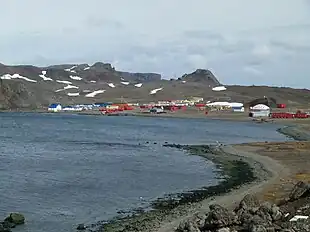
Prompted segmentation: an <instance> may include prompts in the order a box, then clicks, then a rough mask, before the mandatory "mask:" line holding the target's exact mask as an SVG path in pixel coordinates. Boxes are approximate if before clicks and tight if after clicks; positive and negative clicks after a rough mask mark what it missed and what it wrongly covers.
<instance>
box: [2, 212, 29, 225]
mask: <svg viewBox="0 0 310 232" xmlns="http://www.w3.org/2000/svg"><path fill="white" fill-rule="evenodd" d="M4 221H6V222H10V223H13V224H15V225H22V224H25V217H24V215H22V214H21V213H10V215H9V216H8V217H7V218H6V219H4Z"/></svg>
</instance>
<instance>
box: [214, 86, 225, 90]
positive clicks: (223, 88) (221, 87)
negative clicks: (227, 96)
mask: <svg viewBox="0 0 310 232" xmlns="http://www.w3.org/2000/svg"><path fill="white" fill-rule="evenodd" d="M212 90H213V91H224V90H226V87H225V86H216V87H214V88H212Z"/></svg>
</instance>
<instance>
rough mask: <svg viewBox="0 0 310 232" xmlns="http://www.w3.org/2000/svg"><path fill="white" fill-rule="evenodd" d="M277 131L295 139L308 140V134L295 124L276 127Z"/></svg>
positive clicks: (309, 137) (309, 138)
mask: <svg viewBox="0 0 310 232" xmlns="http://www.w3.org/2000/svg"><path fill="white" fill-rule="evenodd" d="M277 132H279V133H281V134H283V135H285V136H286V137H288V138H291V139H293V140H295V141H309V140H310V135H309V134H308V133H306V132H305V131H303V130H302V128H299V127H297V126H286V127H281V128H279V129H277Z"/></svg>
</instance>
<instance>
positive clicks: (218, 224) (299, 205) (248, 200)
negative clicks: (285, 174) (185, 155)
mask: <svg viewBox="0 0 310 232" xmlns="http://www.w3.org/2000/svg"><path fill="white" fill-rule="evenodd" d="M308 191H309V187H308V185H307V184H306V183H304V182H298V183H297V184H296V185H295V186H294V188H293V190H292V192H291V194H290V197H289V201H287V202H286V203H284V205H282V206H281V207H279V206H277V205H275V204H270V203H268V202H259V200H258V199H257V198H256V197H255V196H254V195H246V196H245V197H244V198H243V199H242V201H241V202H240V204H239V206H238V207H237V208H236V209H235V210H234V211H233V212H230V211H229V210H228V209H226V208H223V207H221V206H219V205H212V206H210V211H209V212H208V213H205V214H204V215H203V216H200V218H206V219H205V220H204V221H203V220H201V219H200V220H197V216H194V217H192V218H191V219H189V220H186V221H184V222H182V223H181V224H180V225H179V227H178V228H177V230H176V231H178V232H185V231H193V232H219V231H223V232H224V231H225V232H226V231H227V232H231V231H235V232H276V231H279V232H306V231H307V232H309V231H310V219H301V220H297V221H294V220H291V219H292V218H293V217H294V216H295V215H296V213H297V212H298V215H306V216H308V215H309V212H310V210H309V208H310V198H309V196H308V194H307V193H308Z"/></svg>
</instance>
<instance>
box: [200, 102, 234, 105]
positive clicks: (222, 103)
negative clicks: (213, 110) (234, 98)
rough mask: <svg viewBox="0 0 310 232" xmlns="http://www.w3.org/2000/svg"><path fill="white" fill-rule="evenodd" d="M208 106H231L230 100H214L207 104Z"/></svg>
mask: <svg viewBox="0 0 310 232" xmlns="http://www.w3.org/2000/svg"><path fill="white" fill-rule="evenodd" d="M206 105H207V106H230V103H229V102H212V103H208V104H206Z"/></svg>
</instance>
